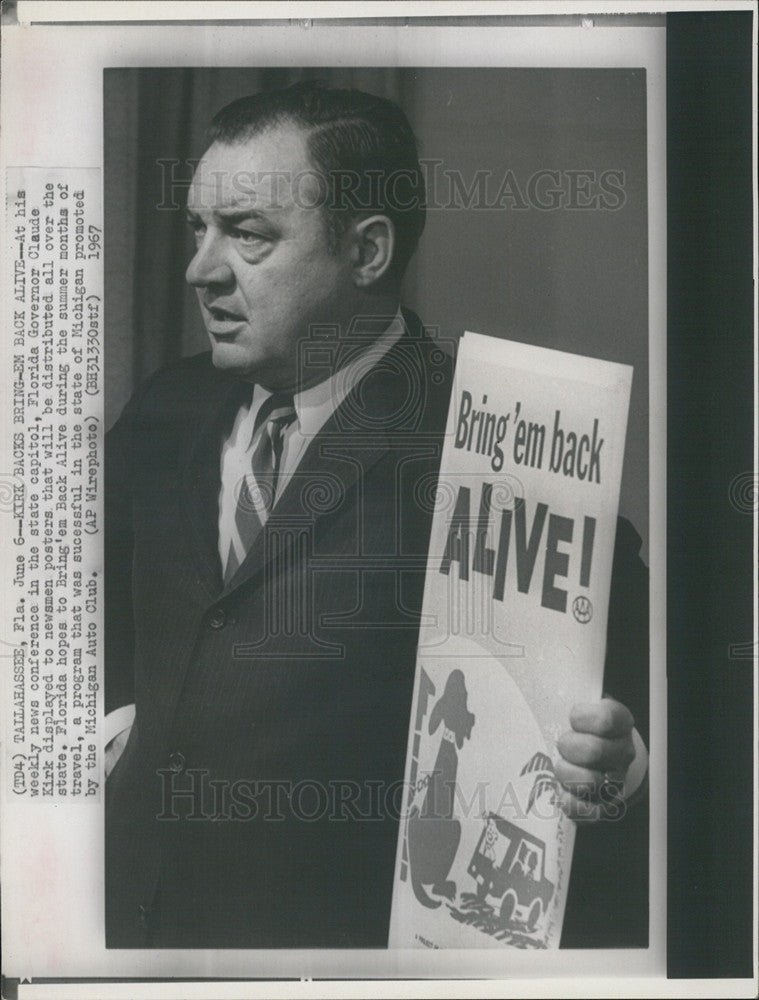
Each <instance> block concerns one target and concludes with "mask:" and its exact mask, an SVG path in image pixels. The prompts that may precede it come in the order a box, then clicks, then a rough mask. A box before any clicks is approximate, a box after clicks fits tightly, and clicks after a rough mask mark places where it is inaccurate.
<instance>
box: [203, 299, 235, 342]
mask: <svg viewBox="0 0 759 1000" xmlns="http://www.w3.org/2000/svg"><path fill="white" fill-rule="evenodd" d="M205 308H206V312H207V313H208V329H209V332H210V333H212V334H213V335H214V336H215V337H225V336H231V335H232V334H234V333H235V332H236V331H237V329H238V327H239V326H240V325H241V324H242V323H244V322H245V317H244V316H241V315H240V313H236V312H233V311H232V310H231V309H225V308H224V307H223V306H218V305H208V304H205Z"/></svg>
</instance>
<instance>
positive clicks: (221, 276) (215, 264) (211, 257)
mask: <svg viewBox="0 0 759 1000" xmlns="http://www.w3.org/2000/svg"><path fill="white" fill-rule="evenodd" d="M185 278H186V279H187V283H188V284H190V285H194V287H195V288H205V287H206V286H207V285H229V284H232V283H233V282H234V273H233V271H232V268H231V267H230V266H229V264H228V263H227V260H226V257H225V254H224V247H223V240H222V238H221V237H220V235H218V234H216V233H215V232H213V230H211V229H208V230H206V232H205V233H204V234H203V238H202V240H201V241H200V243H199V245H198V248H197V250H196V251H195V256H194V257H193V258H192V260H191V261H190V263H189V265H188V267H187V271H186V273H185Z"/></svg>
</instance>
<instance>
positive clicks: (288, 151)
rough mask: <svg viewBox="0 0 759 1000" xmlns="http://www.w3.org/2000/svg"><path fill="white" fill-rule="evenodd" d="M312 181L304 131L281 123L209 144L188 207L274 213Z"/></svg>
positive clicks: (190, 192)
mask: <svg viewBox="0 0 759 1000" xmlns="http://www.w3.org/2000/svg"><path fill="white" fill-rule="evenodd" d="M317 183H318V182H317V180H316V172H315V170H314V168H313V166H312V164H311V162H310V159H309V156H308V149H307V145H306V136H305V134H304V133H303V132H302V131H301V130H299V129H296V128H295V127H292V126H290V127H288V126H283V127H281V128H274V129H267V130H266V131H264V132H261V133H259V134H256V135H253V136H251V137H250V138H249V139H245V140H243V141H236V142H233V143H223V142H215V143H213V144H212V145H211V146H210V148H209V149H208V150H207V151H206V153H205V155H204V156H203V158H202V159H201V161H200V163H199V164H198V166H197V168H196V170H195V174H194V176H193V179H192V184H191V185H190V190H189V193H188V198H187V205H188V208H190V209H192V210H195V211H199V210H202V209H209V210H213V211H219V210H221V209H225V208H228V209H230V210H234V209H239V210H245V209H248V208H252V207H255V208H259V209H262V210H272V211H276V210H280V209H284V208H287V207H289V206H291V205H292V203H293V201H294V200H296V199H295V197H294V195H295V193H296V192H297V190H298V189H302V188H306V187H308V186H310V185H313V184H317Z"/></svg>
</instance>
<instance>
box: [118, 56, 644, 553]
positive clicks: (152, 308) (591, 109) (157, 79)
mask: <svg viewBox="0 0 759 1000" xmlns="http://www.w3.org/2000/svg"><path fill="white" fill-rule="evenodd" d="M313 77H319V78H320V79H323V80H325V81H326V82H328V83H332V84H336V85H339V86H352V87H358V88H359V89H362V90H367V91H370V92H372V93H376V94H381V95H383V96H386V97H390V98H392V99H393V100H395V101H397V102H398V103H399V104H400V105H401V106H402V107H403V109H404V110H405V112H406V114H407V115H408V117H409V120H410V122H411V125H412V127H413V128H414V131H415V132H416V134H417V137H418V139H419V145H420V155H421V157H422V158H423V159H425V160H427V161H428V167H427V170H428V176H430V177H433V179H434V184H433V185H432V187H433V188H434V190H432V191H431V192H430V195H431V196H430V198H429V201H430V203H431V204H430V207H429V209H428V218H427V227H426V230H425V233H424V235H423V237H422V241H421V244H420V246H419V249H418V251H417V253H416V255H415V257H414V259H413V260H412V263H411V266H410V268H409V272H408V274H407V278H406V282H405V293H404V298H403V301H404V303H405V304H407V305H409V306H410V307H411V308H413V309H414V310H415V311H416V312H418V313H419V315H420V316H421V317H422V320H423V322H424V323H425V324H426V325H428V326H431V327H433V328H436V329H437V330H438V331H439V334H438V335H439V336H440V337H441V338H456V337H458V336H460V335H461V333H462V332H463V331H464V330H465V329H471V330H476V331H478V332H480V333H487V334H491V335H494V336H501V337H504V336H508V337H511V338H512V339H515V340H522V341H525V342H528V343H535V344H540V345H543V346H546V347H556V348H558V349H560V350H566V351H570V352H573V353H578V354H587V355H591V356H594V357H599V358H608V359H609V360H613V361H619V362H623V363H625V364H631V365H633V366H634V368H635V375H634V379H633V392H632V400H631V410H630V424H629V430H628V439H627V451H626V458H625V472H624V477H623V483H622V496H621V501H620V511H621V513H622V514H624V515H625V516H627V517H629V518H630V519H631V520H632V521H633V523H634V524H635V525H636V527H637V528H638V530H639V531H640V532H641V534H642V535H643V537H644V540H646V539H647V528H648V284H647V270H648V254H647V231H648V230H647V198H646V185H647V179H646V117H645V116H646V90H645V74H644V73H643V71H640V70H598V69H590V70H570V69H555V70H554V69H550V70H546V69H540V70H532V69H476V68H444V69H428V68H425V69H409V68H400V69H396V68H377V69H372V68H369V69H367V68H360V69H352V68H335V69H324V68H321V67H320V68H318V69H300V70H299V69H260V70H258V69H247V68H240V69H234V68H231V69H230V68H222V69H175V68H170V69H108V70H106V71H105V74H104V128H105V131H104V167H105V178H104V202H105V226H106V244H105V246H106V257H105V265H106V345H105V360H106V420H107V424H108V425H110V424H111V423H112V422H113V420H114V419H115V418H116V417H117V416H118V413H119V412H120V410H121V408H122V407H123V405H124V403H125V402H126V400H127V399H128V398H129V396H130V394H131V392H132V391H133V389H134V387H135V385H136V384H137V383H138V382H139V381H140V380H142V379H143V378H144V377H145V376H146V375H148V374H150V373H151V372H152V371H154V370H155V369H156V368H158V367H159V366H160V365H162V364H165V363H167V362H169V361H172V360H174V359H176V358H178V357H181V356H182V355H184V354H193V353H195V352H197V351H200V350H203V349H204V348H205V347H206V336H205V333H204V330H203V327H202V323H201V321H200V317H199V315H198V310H197V303H196V299H195V293H194V291H193V290H192V289H189V288H188V287H187V286H186V284H185V281H184V271H185V268H186V266H187V262H188V261H189V259H190V256H191V254H192V239H191V234H190V233H189V231H188V229H187V227H186V225H185V222H184V213H183V208H184V198H185V196H186V189H187V184H188V182H189V179H190V176H191V173H192V162H193V161H196V160H197V159H199V158H200V156H201V155H202V154H203V151H204V148H205V146H204V135H205V129H206V127H207V125H208V123H209V121H210V119H211V117H212V116H213V114H214V113H215V112H216V111H217V110H218V109H219V108H221V107H222V106H223V105H224V104H226V103H228V102H229V101H232V100H234V99H235V98H237V97H241V96H243V95H245V94H249V93H253V92H255V91H258V90H267V89H271V88H274V87H279V86H283V85H287V84H289V83H292V82H295V81H296V80H299V79H306V78H313ZM433 161H439V162H438V163H437V166H436V167H434V168H433V166H432V163H433ZM548 171H550V172H552V173H551V174H548V173H545V172H548ZM583 171H587V172H589V173H590V174H591V175H592V177H591V179H590V180H583V179H582V178H581V175H580V174H578V173H577V172H583ZM607 171H614V172H617V174H618V179H617V181H616V185H617V189H616V194H614V192H612V193H611V194H610V195H608V196H607V199H606V200H607V204H611V205H612V207H611V208H608V207H607V208H605V209H604V208H598V207H596V208H593V207H592V202H591V207H589V206H588V204H587V202H588V199H589V198H592V197H594V196H595V195H597V194H598V190H599V189H598V184H599V178H600V176H601V174H603V173H604V172H607ZM478 172H479V173H478ZM541 172H543V173H542V175H541V176H542V181H540V183H539V184H538V185H537V186H536V187H535V188H533V189H532V197H531V189H530V186H529V185H530V178H533V179H534V178H535V177H536V175H539V174H540V173H541ZM573 172H574V173H573ZM454 175H455V176H456V177H458V178H459V181H458V182H454V181H452V179H451V178H452V177H453V176H454ZM620 177H621V180H620V179H619V178H620ZM557 178H558V179H557ZM457 183H458V187H457V186H456V184H457ZM504 183H505V184H506V188H505V189H504V188H503V184H504ZM533 183H534V180H533ZM573 184H574V185H575V189H574V191H572V190H571V186H572V185H573ZM482 185H484V186H482ZM577 185H579V189H578V187H577ZM588 185H590V186H588ZM552 187H555V188H556V189H557V190H558V194H554V195H551V188H552ZM504 190H505V191H506V194H505V196H504V198H503V199H502V202H501V204H500V205H499V206H497V207H492V204H491V203H492V202H493V201H494V200H495V198H496V197H497V195H498V194H499V192H501V193H503V192H504ZM578 190H579V191H580V193H579V194H578ZM509 192H510V193H509ZM583 192H584V194H583ZM620 192H621V194H620ZM552 198H554V199H556V198H559V199H561V204H560V205H559V206H558V207H551V203H552V202H551V199H552ZM615 199H616V201H617V204H616V206H615V205H614V201H615ZM546 206H548V207H546Z"/></svg>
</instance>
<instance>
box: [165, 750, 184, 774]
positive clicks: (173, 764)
mask: <svg viewBox="0 0 759 1000" xmlns="http://www.w3.org/2000/svg"><path fill="white" fill-rule="evenodd" d="M169 767H170V768H171V770H172V771H173V772H174V774H181V773H182V771H183V770H184V754H181V753H178V752H177V753H173V754H171V755H170V756H169Z"/></svg>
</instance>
